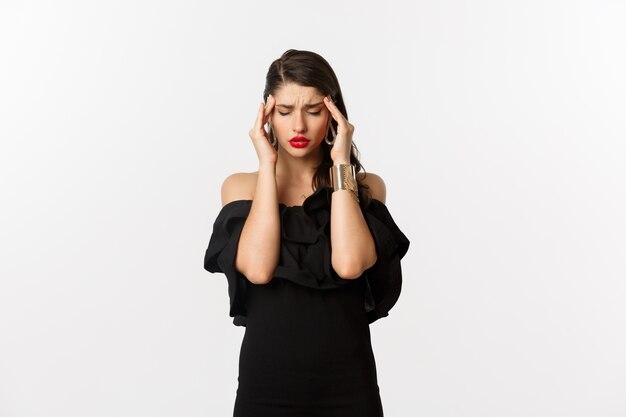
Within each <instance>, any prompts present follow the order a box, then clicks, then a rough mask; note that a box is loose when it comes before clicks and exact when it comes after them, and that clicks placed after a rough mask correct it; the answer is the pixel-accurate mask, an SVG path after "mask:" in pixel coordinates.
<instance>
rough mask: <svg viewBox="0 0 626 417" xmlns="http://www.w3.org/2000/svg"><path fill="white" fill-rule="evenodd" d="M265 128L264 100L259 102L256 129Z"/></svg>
mask: <svg viewBox="0 0 626 417" xmlns="http://www.w3.org/2000/svg"><path fill="white" fill-rule="evenodd" d="M262 128H263V102H261V104H259V110H258V111H257V114H256V120H255V121H254V129H255V130H257V131H258V130H259V129H262Z"/></svg>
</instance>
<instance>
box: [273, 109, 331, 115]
mask: <svg viewBox="0 0 626 417" xmlns="http://www.w3.org/2000/svg"><path fill="white" fill-rule="evenodd" d="M321 112H322V111H321V110H318V111H309V112H307V113H309V114H310V115H312V116H318V115H319V114H320V113H321ZM289 113H290V112H287V113H283V112H281V111H279V112H278V114H280V115H281V116H287V115H288V114H289Z"/></svg>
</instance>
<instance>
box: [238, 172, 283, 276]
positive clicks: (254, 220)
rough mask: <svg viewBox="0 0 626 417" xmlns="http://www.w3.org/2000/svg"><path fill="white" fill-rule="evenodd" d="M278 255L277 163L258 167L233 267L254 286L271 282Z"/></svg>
mask: <svg viewBox="0 0 626 417" xmlns="http://www.w3.org/2000/svg"><path fill="white" fill-rule="evenodd" d="M279 253H280V218H279V211H278V190H277V187H276V164H273V163H272V164H266V165H261V166H259V174H258V179H257V185H256V191H255V194H254V199H253V200H252V206H251V207H250V213H249V214H248V218H247V219H246V222H245V224H244V227H243V230H242V231H241V237H240V240H239V246H238V249H237V260H236V268H237V269H238V270H239V271H240V272H241V273H243V274H244V275H245V276H246V277H247V278H248V280H249V281H250V282H252V283H254V284H266V283H267V282H269V281H270V280H271V279H272V276H273V273H274V270H275V269H276V265H277V264H278V258H279Z"/></svg>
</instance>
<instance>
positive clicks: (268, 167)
mask: <svg viewBox="0 0 626 417" xmlns="http://www.w3.org/2000/svg"><path fill="white" fill-rule="evenodd" d="M259 171H271V172H276V162H261V163H260V164H259Z"/></svg>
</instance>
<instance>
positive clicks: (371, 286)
mask: <svg viewBox="0 0 626 417" xmlns="http://www.w3.org/2000/svg"><path fill="white" fill-rule="evenodd" d="M363 216H364V218H365V221H366V223H367V226H368V227H369V229H370V232H371V233H372V237H373V238H374V243H375V245H376V253H377V255H378V259H377V260H376V263H375V264H374V265H373V266H372V267H371V268H369V269H368V270H366V271H365V272H364V274H363V275H364V278H365V311H366V314H367V318H368V322H369V323H372V322H374V321H376V320H378V319H379V318H381V317H386V316H388V315H389V310H390V309H391V308H392V307H393V306H394V304H395V303H396V301H397V300H398V298H399V297H400V291H401V289H402V268H401V265H400V260H401V259H402V258H403V257H404V255H405V254H406V253H407V251H408V249H409V243H410V242H409V240H408V239H407V237H406V236H405V235H404V233H402V231H401V230H400V229H399V228H398V226H397V225H396V223H395V221H394V220H393V218H392V217H391V214H390V213H389V210H388V209H387V207H386V206H385V204H383V203H382V202H381V201H378V200H375V199H372V200H371V201H370V204H369V206H368V207H367V208H366V209H364V210H363Z"/></svg>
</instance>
